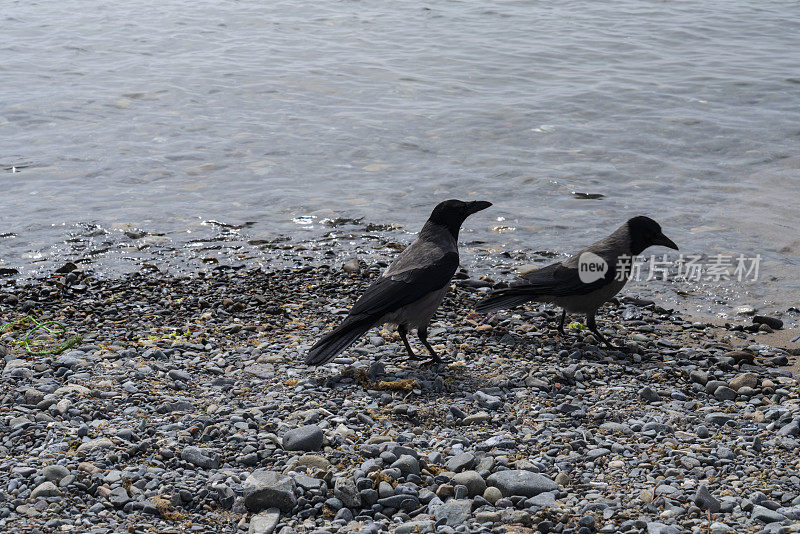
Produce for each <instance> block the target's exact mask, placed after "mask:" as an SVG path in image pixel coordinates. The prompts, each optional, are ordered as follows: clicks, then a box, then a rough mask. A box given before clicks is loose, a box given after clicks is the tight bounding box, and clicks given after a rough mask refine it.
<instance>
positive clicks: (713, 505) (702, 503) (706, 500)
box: [694, 484, 720, 514]
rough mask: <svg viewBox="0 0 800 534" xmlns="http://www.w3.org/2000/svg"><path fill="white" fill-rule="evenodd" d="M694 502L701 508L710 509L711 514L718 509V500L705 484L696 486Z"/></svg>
mask: <svg viewBox="0 0 800 534" xmlns="http://www.w3.org/2000/svg"><path fill="white" fill-rule="evenodd" d="M694 503H695V504H696V505H697V506H699V507H700V508H702V509H703V510H708V511H710V512H711V513H712V514H716V513H717V512H719V510H720V503H719V501H718V500H717V499H715V498H714V496H713V495H711V492H709V491H708V487H706V485H705V484H700V486H699V487H698V488H697V492H696V493H695V495H694Z"/></svg>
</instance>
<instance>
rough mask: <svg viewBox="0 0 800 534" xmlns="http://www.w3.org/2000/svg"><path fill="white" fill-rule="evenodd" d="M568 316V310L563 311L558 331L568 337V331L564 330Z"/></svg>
mask: <svg viewBox="0 0 800 534" xmlns="http://www.w3.org/2000/svg"><path fill="white" fill-rule="evenodd" d="M566 318H567V310H562V311H561V320H560V321H558V333H559V334H561V335H562V336H564V337H567V333H566V332H564V320H565V319H566Z"/></svg>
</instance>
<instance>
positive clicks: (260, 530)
mask: <svg viewBox="0 0 800 534" xmlns="http://www.w3.org/2000/svg"><path fill="white" fill-rule="evenodd" d="M280 519H281V511H280V510H278V509H277V508H270V509H269V510H267V511H265V512H261V513H260V514H256V515H254V516H253V517H251V518H250V529H249V530H248V533H249V534H272V533H273V532H274V531H275V527H277V526H278V522H279V521H280Z"/></svg>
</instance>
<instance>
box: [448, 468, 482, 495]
mask: <svg viewBox="0 0 800 534" xmlns="http://www.w3.org/2000/svg"><path fill="white" fill-rule="evenodd" d="M452 483H453V484H461V485H464V486H466V487H467V492H468V494H469V496H470V497H475V496H476V495H483V492H484V491H486V481H484V480H483V477H481V476H480V475H479V474H478V473H477V472H476V471H463V472H461V473H457V474H456V475H454V476H453V478H452Z"/></svg>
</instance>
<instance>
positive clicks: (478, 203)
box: [467, 200, 492, 215]
mask: <svg viewBox="0 0 800 534" xmlns="http://www.w3.org/2000/svg"><path fill="white" fill-rule="evenodd" d="M491 205H492V203H491V202H486V201H485V200H475V201H472V202H467V214H468V215H472V214H473V213H478V212H479V211H481V210H485V209H486V208H488V207H489V206H491Z"/></svg>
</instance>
